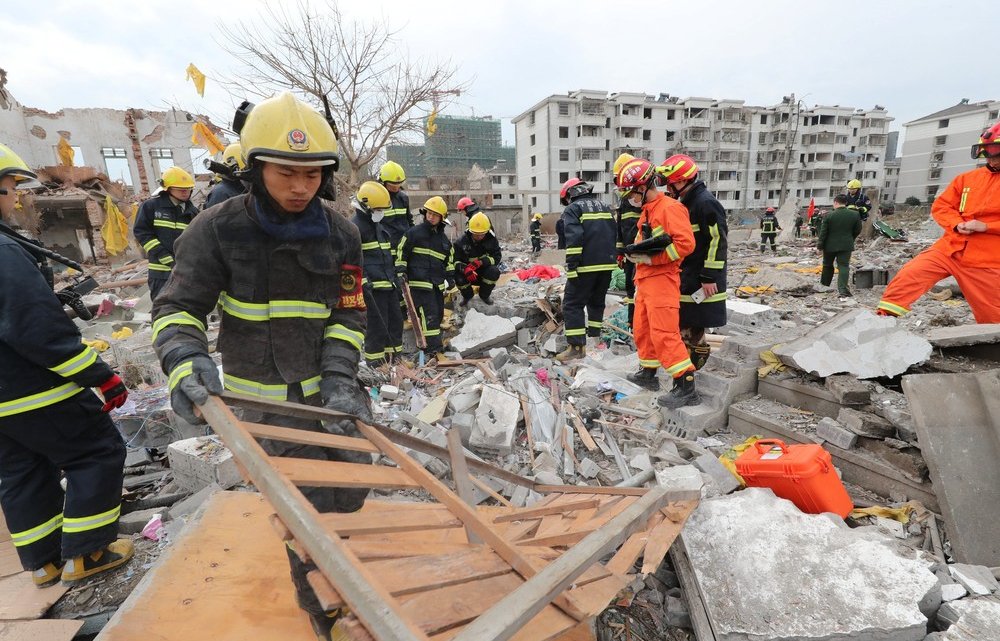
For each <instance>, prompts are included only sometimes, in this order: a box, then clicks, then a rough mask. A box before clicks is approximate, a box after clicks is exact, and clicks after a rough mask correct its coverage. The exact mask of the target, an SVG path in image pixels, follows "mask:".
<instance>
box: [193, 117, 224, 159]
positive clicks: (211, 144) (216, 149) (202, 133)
mask: <svg viewBox="0 0 1000 641" xmlns="http://www.w3.org/2000/svg"><path fill="white" fill-rule="evenodd" d="M191 143H192V144H195V145H198V146H199V147H204V148H205V149H207V150H209V151H210V152H212V154H213V155H214V154H221V153H222V152H223V151H224V150H225V148H226V146H225V145H223V144H222V143H221V142H219V139H218V138H216V137H215V134H213V133H212V130H211V129H209V128H208V127H207V126H206V125H205V123H203V122H196V123H194V124H193V125H191Z"/></svg>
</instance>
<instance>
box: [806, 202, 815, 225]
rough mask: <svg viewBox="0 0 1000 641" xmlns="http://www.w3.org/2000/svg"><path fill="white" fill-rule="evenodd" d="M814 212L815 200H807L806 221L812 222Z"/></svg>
mask: <svg viewBox="0 0 1000 641" xmlns="http://www.w3.org/2000/svg"><path fill="white" fill-rule="evenodd" d="M815 212H816V199H815V198H810V199H809V210H808V211H806V220H812V217H813V214H814V213H815Z"/></svg>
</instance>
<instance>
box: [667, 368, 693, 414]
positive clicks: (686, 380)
mask: <svg viewBox="0 0 1000 641" xmlns="http://www.w3.org/2000/svg"><path fill="white" fill-rule="evenodd" d="M698 403H701V396H700V395H699V394H698V390H696V389H695V387H694V372H685V373H684V374H682V375H681V376H679V377H677V378H675V379H674V387H673V389H671V390H670V392H668V393H666V394H664V395H663V396H661V397H660V398H658V399H656V404H657V405H659V406H660V407H665V408H667V409H670V410H675V409H678V408H681V407H687V406H688V405H697V404H698Z"/></svg>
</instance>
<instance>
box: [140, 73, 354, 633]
mask: <svg viewBox="0 0 1000 641" xmlns="http://www.w3.org/2000/svg"><path fill="white" fill-rule="evenodd" d="M238 133H239V134H240V144H241V145H242V146H243V153H244V158H245V159H246V163H247V169H246V174H245V175H246V177H247V182H249V183H250V195H249V196H248V197H247V198H230V199H229V200H227V201H225V202H224V203H222V204H221V205H219V206H218V207H213V208H212V210H211V211H209V212H206V214H205V215H203V216H198V217H197V218H195V220H194V222H193V223H192V224H191V226H190V227H189V228H188V230H187V231H186V232H185V233H184V234H183V235H182V236H181V238H180V239H178V241H177V262H176V265H175V267H174V272H173V276H172V277H171V279H170V280H169V281H168V283H167V285H166V287H164V289H163V292H162V294H161V295H160V296H159V298H157V299H156V301H155V302H154V303H153V345H154V347H155V349H156V353H157V355H158V356H159V358H160V363H161V365H162V367H163V371H164V373H166V374H167V376H168V379H169V389H170V403H171V406H172V407H173V409H174V411H175V412H176V413H177V414H178V415H180V416H181V417H182V418H184V419H186V420H187V421H189V422H194V423H197V422H199V419H198V418H197V417H196V416H195V414H194V405H200V404H202V403H204V402H205V401H206V399H207V398H208V395H209V394H219V393H221V391H222V389H223V387H225V389H227V390H230V391H232V392H237V393H240V394H243V395H248V396H255V397H259V398H263V399H267V400H272V401H291V402H294V403H306V404H310V405H324V406H325V407H327V408H329V409H333V410H337V411H340V412H344V413H347V414H351V415H354V416H357V417H359V418H361V419H363V420H368V421H370V420H371V410H370V408H369V405H368V399H369V397H368V394H367V393H366V392H365V390H364V388H363V387H361V386H360V384H359V383H358V380H357V374H358V362H359V360H360V356H361V351H362V345H363V341H364V332H365V317H366V312H365V303H364V296H363V293H362V271H361V267H360V265H361V260H362V254H361V240H360V237H359V234H358V230H357V228H356V227H354V225H352V224H351V223H350V221H348V220H347V219H346V218H345V217H344V216H342V215H340V214H338V213H336V212H335V211H333V210H332V209H331V208H329V207H328V206H327V205H325V204H324V203H323V202H322V200H321V199H320V198H319V194H320V193H321V190H322V189H323V188H324V185H326V184H329V182H331V181H332V179H333V172H334V171H336V168H337V162H338V156H337V141H336V137H335V135H334V132H333V129H332V127H331V126H330V124H329V123H328V122H327V121H326V120H325V119H324V118H323V116H322V115H320V114H319V113H318V112H317V111H316V110H314V109H313V108H312V107H310V106H309V105H307V104H305V103H304V102H301V101H299V100H298V99H296V98H295V97H294V96H293V95H292V94H291V93H288V92H285V93H282V94H279V95H277V96H275V97H273V98H270V99H268V100H265V101H263V102H261V103H260V104H258V105H257V106H256V107H254V109H253V111H251V112H250V114H249V115H248V116H247V118H246V122H245V123H244V124H243V126H242V127H241V128H240V131H239V132H238ZM216 303H218V304H219V307H220V308H221V314H222V327H221V329H220V331H219V336H218V341H217V349H218V351H219V352H221V354H222V365H223V367H224V369H225V379H224V384H220V382H219V377H218V369H217V368H216V365H215V363H214V362H213V361H212V359H211V358H210V357H209V355H208V338H207V336H206V334H205V328H206V317H207V316H208V315H209V313H211V311H212V310H213V309H214V308H215V306H216ZM242 418H243V420H246V421H251V422H256V423H269V424H272V425H280V426H283V427H291V428H298V429H303V430H309V431H315V432H319V431H323V430H325V431H327V432H332V433H334V434H339V435H345V434H346V435H351V436H357V435H358V433H357V429H356V427H355V425H354V422H353V421H351V420H346V419H345V420H341V421H328V422H326V423H322V424H321V423H320V422H319V421H315V420H306V419H300V418H293V417H289V416H284V415H280V414H271V413H266V412H261V411H251V410H246V411H244V412H243V416H242ZM261 445H262V446H263V447H264V449H265V450H266V451H267V453H268V454H271V455H274V456H286V457H288V456H290V457H295V458H308V459H321V460H338V461H348V462H352V463H371V457H370V456H369V455H367V454H363V453H358V452H348V451H344V450H333V449H327V448H322V447H316V446H310V445H300V444H292V443H287V442H279V441H271V440H264V441H262V442H261ZM301 491H302V493H303V495H305V497H306V498H307V499H308V500H309V501H310V502H311V503H312V505H313V506H314V507H315V508H316V509H317V510H318V511H320V512H353V511H355V510H358V509H360V508H361V506H362V505H363V504H364V499H365V496H366V495H367V493H368V490H367V489H365V488H321V487H303V488H301ZM289 563H290V565H291V567H292V581H293V583H294V584H295V586H296V590H297V592H298V600H299V605H300V606H301V607H302V608H303V609H305V610H306V611H307V612H308V613H309V615H310V620H311V622H312V624H313V627H314V628H315V629H316V632H317V634H318V635H319V636H320V638H323V639H326V638H328V635H329V630H330V628H331V626H332V625H333V623H334V619H332V618H329V617H326V616H325V615H324V613H323V610H322V608H321V607H320V605H319V603H318V601H317V600H316V597H315V595H314V594H313V592H312V590H311V588H310V587H309V585H308V582H307V581H306V574H308V572H309V571H310V570H311V569H314V568H315V566H314V565H312V564H311V563H309V564H307V563H304V562H303V561H302V560H301V559H300V558H299V557H298V556H297V555H296V554H295V553H294V552H292V551H291V550H289Z"/></svg>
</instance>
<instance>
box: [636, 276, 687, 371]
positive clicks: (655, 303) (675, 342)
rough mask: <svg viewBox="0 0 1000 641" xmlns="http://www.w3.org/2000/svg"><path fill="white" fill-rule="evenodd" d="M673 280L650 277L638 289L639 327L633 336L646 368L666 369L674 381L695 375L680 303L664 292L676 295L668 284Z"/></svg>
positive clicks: (674, 289)
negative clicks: (692, 372) (683, 336)
mask: <svg viewBox="0 0 1000 641" xmlns="http://www.w3.org/2000/svg"><path fill="white" fill-rule="evenodd" d="M669 278H670V276H667V275H661V276H650V277H649V278H644V279H643V280H642V281H641V282H639V283H637V285H636V293H635V324H634V325H633V326H632V333H633V334H634V336H635V345H636V348H637V349H638V351H639V364H640V365H642V366H643V367H647V368H654V367H662V368H663V369H665V370H667V373H668V374H670V376H672V377H673V378H680V377H681V376H682V375H683V374H684V373H685V372H688V371H693V370H694V365H693V364H692V363H691V355H690V354H689V353H688V348H687V346H686V345H685V344H684V340H683V339H682V338H681V329H680V301H679V300H678V299H674V300H671V298H670V297H669V296H665V295H664V294H663V292H669V291H672V290H673V291H676V290H677V286H676V285H674V286H673V287H672V288H671V287H669V285H670V284H669V283H665V282H664V281H665V280H667V279H669Z"/></svg>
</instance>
